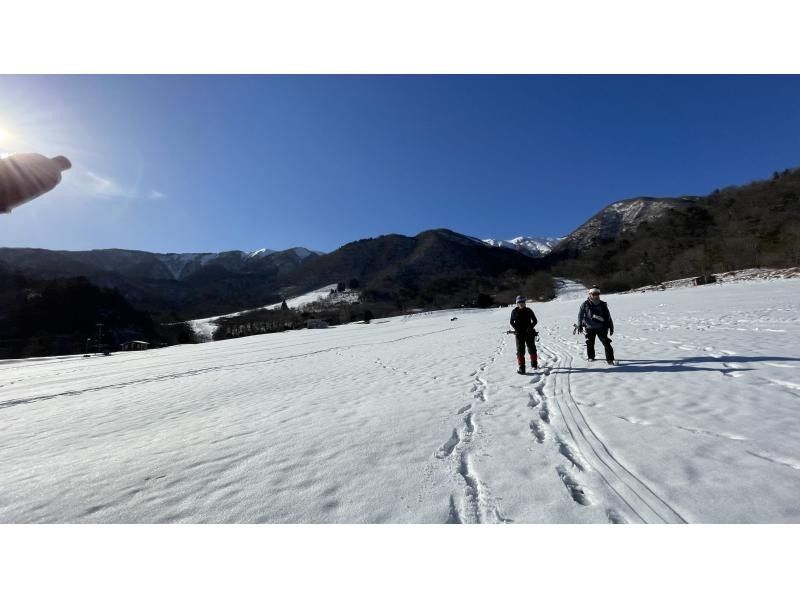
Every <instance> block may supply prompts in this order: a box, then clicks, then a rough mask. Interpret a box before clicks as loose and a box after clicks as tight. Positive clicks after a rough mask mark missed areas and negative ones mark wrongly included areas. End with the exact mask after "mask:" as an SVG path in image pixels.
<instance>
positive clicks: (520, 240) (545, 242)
mask: <svg viewBox="0 0 800 598" xmlns="http://www.w3.org/2000/svg"><path fill="white" fill-rule="evenodd" d="M559 241H561V238H554V237H516V238H514V239H511V240H510V241H496V240H495V239H483V242H484V243H486V244H487V245H489V246H491V247H504V248H506V249H513V250H515V251H519V252H520V253H524V254H525V255H527V256H530V257H542V256H543V255H547V254H548V253H550V250H551V249H552V248H553V247H555V246H556V245H557V244H558V243H559Z"/></svg>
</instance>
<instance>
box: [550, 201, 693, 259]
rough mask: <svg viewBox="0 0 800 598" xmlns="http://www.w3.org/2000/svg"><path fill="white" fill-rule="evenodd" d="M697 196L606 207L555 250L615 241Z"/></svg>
mask: <svg viewBox="0 0 800 598" xmlns="http://www.w3.org/2000/svg"><path fill="white" fill-rule="evenodd" d="M701 199H702V198H700V197H689V196H687V197H680V198H668V199H658V198H653V197H636V198H634V199H626V200H623V201H618V202H615V203H612V204H611V205H609V206H606V207H605V208H603V209H602V210H600V211H599V212H598V213H597V214H595V215H594V216H592V217H591V218H590V219H589V220H587V221H586V222H584V223H583V224H582V225H581V226H579V227H578V228H577V229H575V230H574V231H573V232H571V233H570V234H568V235H567V236H566V237H564V238H563V239H560V240H559V241H560V242H559V243H558V244H557V245H555V246H554V247H553V249H554V250H555V251H558V252H563V251H571V252H580V251H583V250H585V249H588V248H590V247H592V246H594V245H596V244H597V243H599V242H601V241H607V240H611V239H616V238H617V237H619V235H620V234H622V233H624V232H629V231H634V230H636V229H637V228H638V227H639V225H640V224H642V223H643V222H651V221H653V220H657V219H658V218H661V217H662V216H664V215H665V213H666V212H667V211H668V210H671V209H673V208H676V207H681V206H687V205H691V204H692V203H695V202H697V201H699V200H701Z"/></svg>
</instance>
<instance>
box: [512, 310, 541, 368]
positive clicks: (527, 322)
mask: <svg viewBox="0 0 800 598" xmlns="http://www.w3.org/2000/svg"><path fill="white" fill-rule="evenodd" d="M534 326H536V316H535V315H534V313H533V310H532V309H531V308H530V307H525V297H522V296H519V297H517V306H516V307H515V308H514V309H513V310H511V327H512V328H513V329H514V333H515V334H516V336H517V365H518V366H519V368H518V369H517V373H518V374H524V373H525V345H528V352H529V353H530V354H531V367H532V368H533V369H536V368H537V367H539V362H538V359H537V356H536V329H535V328H534Z"/></svg>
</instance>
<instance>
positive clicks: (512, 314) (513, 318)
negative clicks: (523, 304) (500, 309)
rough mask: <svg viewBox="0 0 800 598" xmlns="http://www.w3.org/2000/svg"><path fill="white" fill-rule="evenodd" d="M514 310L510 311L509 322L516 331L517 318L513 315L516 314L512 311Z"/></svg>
mask: <svg viewBox="0 0 800 598" xmlns="http://www.w3.org/2000/svg"><path fill="white" fill-rule="evenodd" d="M514 311H515V310H512V311H511V321H510V323H511V327H512V328H513V329H514V331H516V330H517V319H516V318H515V317H514V316H515V315H516V314H515V313H514Z"/></svg>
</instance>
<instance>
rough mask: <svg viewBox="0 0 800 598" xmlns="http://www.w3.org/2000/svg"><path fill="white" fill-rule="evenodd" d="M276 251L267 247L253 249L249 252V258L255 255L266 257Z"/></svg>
mask: <svg viewBox="0 0 800 598" xmlns="http://www.w3.org/2000/svg"><path fill="white" fill-rule="evenodd" d="M273 253H275V252H274V251H273V250H272V249H267V248H266V247H262V248H261V249H256V250H255V251H251V252H250V253H248V254H247V257H248V259H253V258H255V257H265V256H268V255H270V254H273Z"/></svg>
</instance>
